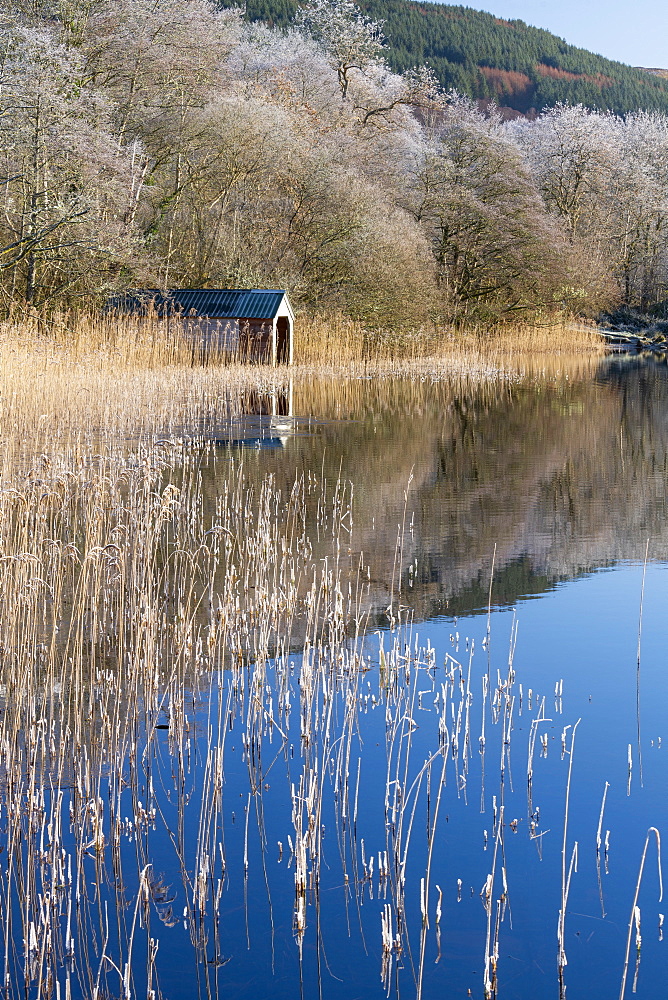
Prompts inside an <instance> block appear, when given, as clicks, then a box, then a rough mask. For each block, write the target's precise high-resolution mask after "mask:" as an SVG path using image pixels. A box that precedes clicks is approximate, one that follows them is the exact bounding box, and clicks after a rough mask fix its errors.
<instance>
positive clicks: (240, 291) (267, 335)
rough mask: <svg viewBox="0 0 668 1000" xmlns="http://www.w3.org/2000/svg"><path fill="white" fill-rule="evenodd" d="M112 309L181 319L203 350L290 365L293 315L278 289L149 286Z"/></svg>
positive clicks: (117, 299) (113, 304) (123, 298)
mask: <svg viewBox="0 0 668 1000" xmlns="http://www.w3.org/2000/svg"><path fill="white" fill-rule="evenodd" d="M108 308H111V309H116V310H118V311H120V312H134V313H142V314H144V315H148V314H149V313H151V312H152V313H154V314H155V315H157V316H158V317H160V318H161V319H165V320H166V321H167V322H168V323H170V324H171V323H180V324H181V325H182V328H183V332H184V334H185V335H186V336H187V338H188V339H189V340H191V341H192V343H193V345H197V346H198V347H199V348H201V350H202V353H203V354H204V355H209V354H211V353H224V352H228V353H229V354H231V355H236V356H237V357H239V358H240V359H242V360H244V361H255V362H258V363H261V364H273V365H290V364H292V359H293V353H294V348H293V335H294V323H295V315H294V312H293V309H292V306H291V305H290V300H289V299H288V296H287V293H286V292H285V291H282V290H280V289H270V288H172V289H169V290H168V291H160V290H159V289H155V288H147V289H142V290H140V291H135V292H130V293H128V294H127V295H121V296H116V297H115V298H114V299H113V300H112V301H110V302H109V304H108Z"/></svg>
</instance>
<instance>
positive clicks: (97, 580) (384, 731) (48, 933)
mask: <svg viewBox="0 0 668 1000" xmlns="http://www.w3.org/2000/svg"><path fill="white" fill-rule="evenodd" d="M665 371H666V369H665V367H663V366H661V365H659V364H655V365H653V366H651V365H647V364H644V363H636V362H633V361H626V360H621V359H613V360H611V361H608V362H604V363H602V364H601V365H600V366H599V367H598V370H597V371H596V372H594V373H592V372H587V371H582V372H581V373H580V374H579V375H578V376H577V377H575V376H574V375H573V373H572V372H568V373H555V374H552V375H550V376H545V377H541V378H538V377H535V376H532V377H526V378H523V377H519V376H513V377H500V378H498V379H495V380H486V381H475V380H472V379H466V378H458V379H452V380H445V379H442V380H438V379H430V378H427V377H425V378H424V379H422V380H415V379H408V378H400V379H391V378H388V379H384V380H376V381H369V380H366V379H354V380H348V381H345V382H343V383H334V382H331V381H326V382H317V381H309V380H308V379H304V380H301V381H300V380H297V381H296V382H295V383H294V384H293V386H292V390H291V394H292V398H291V401H290V400H287V401H286V397H285V396H280V394H279V395H278V396H277V402H276V405H274V403H273V402H272V404H271V407H269V405H268V404H267V403H266V400H265V401H262V400H261V399H260V400H259V402H258V399H259V397H258V390H256V389H253V390H252V391H251V393H250V395H246V396H244V395H243V393H240V394H239V395H238V397H236V398H235V400H234V406H232V407H231V408H230V414H229V418H226V419H225V421H220V420H219V421H218V422H217V423H216V422H214V421H209V422H206V421H203V422H202V425H201V427H200V428H199V432H200V433H198V435H197V436H194V437H193V439H192V440H191V441H190V442H189V441H188V440H187V438H184V437H183V434H178V433H177V432H176V428H175V429H174V436H173V438H172V439H165V441H163V442H161V443H158V444H157V445H156V446H155V447H154V448H153V449H152V450H150V451H148V452H147V453H146V454H145V456H144V457H143V458H142V460H141V461H137V460H136V459H134V460H132V461H128V460H127V459H126V458H124V457H123V456H122V455H121V454H120V453H118V454H115V455H114V456H112V457H110V458H108V459H106V460H101V461H100V462H98V465H97V468H96V467H94V466H91V465H89V466H87V467H84V469H83V470H82V471H81V472H80V474H76V475H75V474H70V475H64V474H63V473H62V472H61V471H60V470H56V471H55V472H54V473H53V474H50V473H49V470H48V468H46V467H44V468H43V469H42V474H41V475H40V476H36V475H32V476H31V477H30V478H29V479H28V480H27V481H26V482H24V484H23V486H22V487H21V489H18V488H16V487H15V486H13V487H11V488H10V489H7V490H5V492H4V493H3V497H2V532H3V559H2V562H1V563H0V572H1V573H2V581H1V583H2V589H1V590H0V593H1V594H2V598H1V601H2V606H1V613H0V623H1V628H2V637H1V641H2V656H3V684H4V688H3V691H2V695H3V703H2V708H3V712H2V717H1V719H0V754H1V757H2V769H3V776H4V785H3V802H2V807H3V819H4V827H3V829H2V831H0V837H1V838H2V843H1V844H0V846H2V847H3V851H2V854H1V855H0V857H4V858H5V862H4V863H3V865H2V868H1V869H0V892H1V893H2V899H3V906H2V910H1V920H2V932H3V934H2V937H3V942H4V945H3V962H4V982H5V988H6V992H7V995H8V996H15V995H16V996H17V995H18V994H19V993H22V994H23V995H26V993H27V994H28V995H31V996H32V995H34V996H60V995H62V996H68V995H71V996H86V997H88V996H99V997H101V996H123V997H130V996H143V995H144V994H146V995H147V996H160V995H162V996H165V997H167V996H169V997H180V996H182V997H186V996H187V997H192V996H193V995H200V996H214V995H216V996H217V995H222V994H225V995H233V996H235V997H242V996H255V995H257V994H258V993H268V994H270V995H272V996H277V997H286V998H287V997H290V998H293V997H295V996H298V995H300V993H301V994H302V995H304V996H309V997H310V996H316V995H322V996H327V997H346V998H348V997H351V996H355V995H358V994H359V995H362V994H364V995H371V996H379V997H380V996H382V995H385V994H387V993H389V994H390V995H401V994H402V993H403V994H404V995H406V994H407V995H411V996H415V995H417V996H420V997H424V998H427V997H436V996H442V995H443V993H444V992H446V993H452V994H453V995H457V994H458V993H459V994H461V995H467V991H468V990H470V991H471V995H476V996H479V997H482V996H484V995H487V996H497V995H498V996H506V997H517V998H519V997H526V996H528V995H531V996H557V995H559V993H560V992H561V994H562V995H563V993H564V991H565V989H566V988H567V987H570V988H571V990H574V991H577V992H581V991H584V990H585V989H588V990H590V991H592V992H594V993H595V994H596V993H597V994H598V995H609V994H610V992H611V991H614V990H615V989H616V990H617V991H619V989H620V988H621V987H622V977H623V975H624V962H625V951H626V947H627V934H626V927H627V924H629V913H631V921H632V926H633V928H635V927H636V926H639V925H638V923H637V921H638V920H639V914H637V913H636V906H638V908H639V910H640V911H641V912H642V920H643V925H642V926H643V936H642V938H639V943H638V947H637V948H636V951H635V953H634V954H631V959H630V962H629V967H628V974H627V980H628V982H627V990H630V988H631V986H632V980H633V979H634V977H636V976H637V982H636V987H637V991H638V994H639V995H641V996H642V995H646V996H649V995H650V990H651V991H652V992H654V990H655V985H656V982H657V981H658V975H659V974H660V969H661V968H662V957H663V953H662V945H661V942H659V941H658V940H657V939H658V938H659V937H661V918H660V916H659V914H660V905H658V904H657V896H658V886H657V884H656V882H657V878H656V861H655V860H654V858H653V856H652V855H650V853H649V852H650V850H652V849H653V846H652V845H653V842H652V845H650V847H648V853H647V859H648V860H647V861H646V862H645V866H644V875H643V879H642V881H641V883H640V889H639V892H638V894H637V895H636V880H637V878H638V870H639V866H640V862H641V858H642V857H643V847H644V844H645V838H646V833H647V829H648V828H649V827H650V826H651V827H656V828H658V829H659V830H663V829H665V819H666V816H665V813H666V806H665V805H664V803H663V799H664V796H662V795H661V793H660V789H661V788H663V787H664V786H665V778H666V774H665V766H664V764H663V757H662V753H661V749H662V745H663V740H664V739H665V734H664V733H663V732H662V729H663V727H664V725H665V720H664V719H663V717H662V715H661V711H660V705H661V704H662V703H663V702H664V699H665V696H666V695H667V694H668V692H667V691H666V690H665V688H666V680H665V677H664V676H663V672H662V671H661V669H660V662H661V661H660V642H661V631H660V622H661V597H662V588H663V587H664V586H665V582H664V579H665V570H664V569H663V567H662V566H661V564H660V563H659V562H658V560H661V559H664V558H665V556H666V547H665V541H664V537H665V534H666V529H665V527H664V525H665V509H664V508H665V481H666V441H667V438H668V435H667V433H666V430H667V428H666V423H665V412H666V407H665V401H666V382H665ZM567 376H568V377H567ZM272 391H273V390H272ZM270 395H271V393H270ZM274 395H276V393H274ZM244 408H245V409H247V410H248V409H254V410H255V412H254V413H250V414H249V413H246V414H243V413H242V412H241V411H242V410H243V409H244ZM258 409H259V410H260V411H261V412H257V411H258ZM268 409H271V412H266V411H267V410H268ZM276 411H283V412H276ZM216 412H217V413H218V414H219V413H220V410H217V411H216ZM181 430H182V429H181ZM177 439H180V440H177ZM276 439H278V442H279V444H276V443H275V442H276ZM266 440H269V441H272V442H273V443H274V446H272V447H270V448H265V447H262V442H263V441H266ZM647 538H649V539H650V547H649V551H650V558H651V559H652V560H654V561H655V562H656V565H650V568H649V571H648V574H647V581H646V604H645V608H644V624H643V646H642V649H643V654H642V655H643V688H642V693H643V700H642V705H643V708H644V715H643V730H642V733H643V734H645V733H646V734H647V735H646V736H645V735H642V736H641V739H642V740H643V741H644V743H643V751H644V774H643V783H642V785H641V783H640V777H639V766H638V765H639V757H638V749H639V747H638V745H637V743H636V732H637V730H636V721H637V720H636V713H635V708H636V703H635V690H636V689H635V684H636V662H635V657H636V643H637V634H638V606H639V595H640V582H641V570H642V567H640V566H638V565H624V566H622V568H620V569H619V570H618V571H615V572H612V571H611V572H607V573H592V571H593V570H596V569H601V568H605V567H611V566H613V564H615V563H618V562H619V561H620V560H622V561H623V560H638V559H639V558H641V557H642V554H643V552H644V549H645V544H646V539H647ZM575 578H577V579H575ZM567 580H574V582H572V583H570V584H569V585H566V582H565V581H567ZM490 585H491V586H490ZM490 591H491V600H490ZM530 595H543V599H542V600H541V601H532V602H526V601H524V598H525V597H527V596H530ZM511 606H518V610H517V615H516V616H515V615H514V614H513V612H511V611H509V610H508V609H509V608H510V607H511ZM481 612H482V614H481ZM455 614H456V615H457V618H455ZM579 720H581V721H579ZM576 725H577V740H576V739H575V732H576ZM606 783H607V784H606ZM567 789H568V796H567ZM604 795H605V799H604V798H603V797H604ZM565 803H567V807H566V809H565V808H564V806H565ZM576 842H577V845H576ZM650 863H651V865H653V866H654V867H651V865H650ZM650 928H651V930H650ZM557 933H558V935H559V940H558V942H557ZM634 933H635V931H634ZM633 940H636V939H635V938H634V939H633ZM641 958H642V961H640V959H641ZM566 960H567V962H568V964H566ZM634 963H636V964H634ZM643 990H644V994H643Z"/></svg>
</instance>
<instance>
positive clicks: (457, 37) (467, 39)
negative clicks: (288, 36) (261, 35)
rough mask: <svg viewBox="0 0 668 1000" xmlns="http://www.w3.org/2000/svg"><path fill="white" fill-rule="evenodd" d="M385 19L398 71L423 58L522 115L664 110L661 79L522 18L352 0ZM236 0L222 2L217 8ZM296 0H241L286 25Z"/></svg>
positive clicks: (250, 12) (404, 0) (461, 85)
mask: <svg viewBox="0 0 668 1000" xmlns="http://www.w3.org/2000/svg"><path fill="white" fill-rule="evenodd" d="M358 2H359V6H360V7H361V8H362V9H363V10H364V11H365V12H366V13H367V14H368V15H369V16H371V17H372V18H374V19H377V20H384V21H385V25H384V29H383V30H384V33H385V37H386V39H387V42H388V48H387V53H386V58H387V61H388V63H389V65H390V66H391V67H392V68H393V69H395V70H397V71H399V72H401V71H402V70H405V69H409V68H411V67H412V66H416V65H421V64H423V63H426V64H427V65H429V66H431V67H432V69H433V70H434V71H435V73H436V75H437V76H438V78H439V80H440V82H441V84H442V86H443V87H445V88H446V89H448V90H449V89H450V88H453V87H454V88H455V89H456V90H458V91H459V92H460V93H461V94H468V95H469V96H470V97H474V98H477V99H483V100H484V99H490V98H493V99H495V100H496V101H497V102H498V103H499V104H501V105H503V106H505V107H509V108H512V109H514V110H515V111H519V112H521V113H523V114H527V112H529V113H531V112H532V110H535V111H541V110H542V109H543V108H546V107H551V106H553V105H554V104H556V103H557V102H559V101H563V102H566V103H569V104H584V105H586V106H588V107H592V108H598V109H600V110H603V111H614V112H615V113H616V114H625V113H626V112H628V111H635V110H637V109H638V108H645V109H657V110H661V111H666V112H668V79H665V78H664V77H663V76H660V75H658V74H657V72H656V71H654V72H648V71H647V70H644V69H640V68H633V67H630V66H625V65H624V64H623V63H618V62H613V61H612V60H610V59H604V58H603V57H602V56H597V55H594V53H592V52H588V51H587V50H586V49H578V48H576V47H575V46H573V45H568V44H567V43H566V42H565V41H564V40H563V39H561V38H558V37H557V36H556V35H553V34H551V33H550V32H549V31H544V30H543V29H541V28H532V27H529V26H528V25H526V24H525V23H524V22H523V21H504V20H501V19H500V18H497V17H494V16H493V15H491V14H486V13H484V12H482V11H476V10H472V9H471V8H469V7H454V6H448V5H446V4H437V3H417V2H414V0H358ZM234 5H235V0H222V6H225V7H230V6H234ZM297 6H298V4H297V0H247V3H246V16H247V17H248V18H249V19H250V20H253V21H267V22H268V23H270V24H274V25H280V26H286V25H287V24H289V22H290V20H291V18H292V17H293V16H294V13H295V11H296V10H297Z"/></svg>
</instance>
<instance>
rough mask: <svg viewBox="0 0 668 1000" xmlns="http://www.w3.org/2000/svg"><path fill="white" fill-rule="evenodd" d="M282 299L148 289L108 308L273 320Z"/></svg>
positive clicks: (255, 292) (262, 293)
mask: <svg viewBox="0 0 668 1000" xmlns="http://www.w3.org/2000/svg"><path fill="white" fill-rule="evenodd" d="M284 296H285V292H284V291H282V290H280V289H270V288H174V289H170V290H169V291H168V292H161V291H159V290H158V289H157V288H147V289H142V290H141V291H136V292H132V293H130V294H128V295H119V296H116V297H115V298H114V299H112V300H111V301H110V303H109V308H111V309H121V310H123V312H129V311H134V310H137V311H140V310H144V309H147V308H149V307H151V308H153V309H155V310H156V312H158V313H161V314H162V315H173V314H175V313H180V314H181V315H191V316H211V317H213V318H217V319H268V320H269V319H271V320H273V319H274V317H275V316H276V313H277V312H278V310H279V308H280V305H281V302H282V301H283V297H284Z"/></svg>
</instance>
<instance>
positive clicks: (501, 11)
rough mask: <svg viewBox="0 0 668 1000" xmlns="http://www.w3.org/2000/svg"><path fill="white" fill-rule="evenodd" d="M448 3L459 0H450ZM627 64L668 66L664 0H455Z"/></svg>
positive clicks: (666, 2) (667, 7) (667, 3)
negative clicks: (550, 33) (557, 36)
mask: <svg viewBox="0 0 668 1000" xmlns="http://www.w3.org/2000/svg"><path fill="white" fill-rule="evenodd" d="M449 2H450V3H454V2H457V0H449ZM459 2H460V3H463V4H464V5H465V6H468V7H473V8H474V9H476V10H487V11H489V12H490V13H492V14H495V15H496V16H497V17H505V18H507V19H508V20H512V19H514V18H521V19H522V20H523V21H526V23H527V24H533V25H535V26H536V27H537V28H547V30H548V31H552V32H553V33H554V34H555V35H559V36H560V37H561V38H565V39H566V41H567V42H570V44H571V45H578V46H580V47H581V48H583V49H590V50H591V51H592V52H598V53H599V54H600V55H603V56H607V58H608V59H618V60H619V61H620V62H625V63H629V64H630V65H631V66H647V67H660V68H663V69H668V0H634V2H628V0H479V2H476V0H459Z"/></svg>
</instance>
